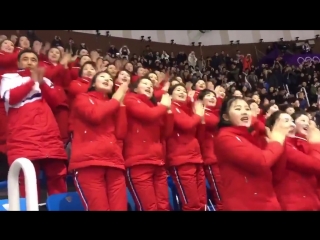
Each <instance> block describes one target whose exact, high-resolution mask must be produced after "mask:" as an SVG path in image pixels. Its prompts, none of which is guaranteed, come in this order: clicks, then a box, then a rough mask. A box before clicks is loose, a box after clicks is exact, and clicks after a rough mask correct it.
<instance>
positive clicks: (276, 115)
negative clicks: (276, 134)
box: [265, 111, 285, 130]
mask: <svg viewBox="0 0 320 240" xmlns="http://www.w3.org/2000/svg"><path fill="white" fill-rule="evenodd" d="M282 113H285V112H283V111H276V112H274V113H272V114H271V115H270V117H268V118H267V119H266V124H265V125H266V127H268V128H269V129H270V130H272V128H273V126H274V124H275V123H276V121H277V119H278V118H279V117H280V115H281V114H282Z"/></svg>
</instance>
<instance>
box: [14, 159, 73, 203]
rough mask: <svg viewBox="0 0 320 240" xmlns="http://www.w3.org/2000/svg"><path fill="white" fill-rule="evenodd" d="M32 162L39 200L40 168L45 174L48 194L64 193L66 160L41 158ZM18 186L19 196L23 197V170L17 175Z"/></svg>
mask: <svg viewBox="0 0 320 240" xmlns="http://www.w3.org/2000/svg"><path fill="white" fill-rule="evenodd" d="M32 164H33V166H34V168H35V171H36V176H37V179H38V180H37V187H38V199H39V201H40V191H41V188H40V181H39V176H40V170H43V171H44V173H45V175H46V180H47V189H48V195H49V196H50V195H52V194H58V193H65V192H67V191H68V189H67V183H66V176H67V166H66V161H63V160H60V159H57V160H55V159H43V160H34V161H32ZM19 188H20V196H21V197H25V196H26V192H25V182H24V176H23V172H21V174H20V177H19Z"/></svg>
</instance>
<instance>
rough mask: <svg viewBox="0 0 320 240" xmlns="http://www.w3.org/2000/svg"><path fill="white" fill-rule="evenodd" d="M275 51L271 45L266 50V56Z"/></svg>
mask: <svg viewBox="0 0 320 240" xmlns="http://www.w3.org/2000/svg"><path fill="white" fill-rule="evenodd" d="M272 51H273V48H272V47H271V46H270V45H269V46H268V47H267V49H266V55H268V54H269V53H271V52H272Z"/></svg>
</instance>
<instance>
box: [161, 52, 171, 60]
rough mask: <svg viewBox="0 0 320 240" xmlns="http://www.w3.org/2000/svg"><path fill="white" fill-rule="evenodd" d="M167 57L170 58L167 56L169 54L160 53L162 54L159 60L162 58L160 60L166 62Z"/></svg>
mask: <svg viewBox="0 0 320 240" xmlns="http://www.w3.org/2000/svg"><path fill="white" fill-rule="evenodd" d="M169 57H170V56H169V54H167V53H162V54H161V58H162V59H165V60H168V59H169Z"/></svg>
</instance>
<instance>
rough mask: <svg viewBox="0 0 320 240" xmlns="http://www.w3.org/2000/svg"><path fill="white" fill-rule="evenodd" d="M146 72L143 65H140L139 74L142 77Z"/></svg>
mask: <svg viewBox="0 0 320 240" xmlns="http://www.w3.org/2000/svg"><path fill="white" fill-rule="evenodd" d="M144 73H145V71H144V68H143V67H139V69H138V72H137V74H138V76H139V77H142V76H143V75H144Z"/></svg>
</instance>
